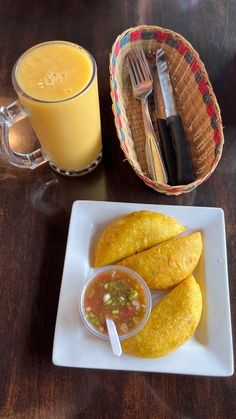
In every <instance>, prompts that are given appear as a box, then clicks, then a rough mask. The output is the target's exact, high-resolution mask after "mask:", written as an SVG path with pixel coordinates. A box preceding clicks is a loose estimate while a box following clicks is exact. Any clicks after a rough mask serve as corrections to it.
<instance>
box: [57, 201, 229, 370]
mask: <svg viewBox="0 0 236 419" xmlns="http://www.w3.org/2000/svg"><path fill="white" fill-rule="evenodd" d="M143 209H146V210H151V211H157V212H161V213H163V214H166V215H169V216H171V217H173V218H175V219H177V220H178V221H179V222H181V223H182V224H184V225H185V226H186V227H187V230H188V231H187V232H188V233H189V232H192V231H196V230H200V231H201V233H202V236H203V243H204V251H203V255H202V256H201V259H200V261H199V264H198V266H197V269H196V270H195V272H194V275H195V278H196V280H197V281H198V282H199V284H200V287H201V290H202V294H203V313H202V318H201V321H200V323H199V325H198V328H197V330H196V332H195V334H194V336H193V338H192V339H191V340H189V341H188V342H186V343H185V344H184V345H182V346H181V347H180V348H179V349H178V350H176V351H175V352H173V353H171V354H170V355H168V356H165V357H163V358H156V359H142V358H136V357H132V356H129V355H125V354H123V355H122V356H121V357H119V358H118V357H116V356H114V355H113V354H112V352H111V349H110V345H109V342H107V341H103V340H101V339H98V338H96V337H94V336H93V335H92V334H91V333H89V331H88V330H87V329H86V328H85V326H84V324H83V323H82V320H81V318H80V314H79V300H80V294H81V290H82V287H83V285H84V283H85V281H86V279H87V277H88V276H90V275H91V274H92V272H93V268H92V267H91V264H90V259H91V255H92V252H93V246H94V243H95V242H96V239H97V237H98V236H99V234H100V233H101V231H102V230H103V229H104V227H105V226H106V225H107V224H108V223H110V222H111V221H112V220H113V219H114V218H116V217H119V216H121V215H123V214H126V213H129V212H132V211H138V210H143ZM52 359H53V363H54V364H55V365H61V366H68V367H80V368H99V369H113V370H129V371H151V372H165V373H176V374H195V375H209V376H229V375H232V374H233V369H234V366H233V348H232V331H231V319H230V301H229V288H228V272H227V255H226V239H225V224H224V213H223V210H222V209H220V208H201V207H189V206H187V207H184V206H170V205H146V204H130V203H116V202H100V201H76V202H74V204H73V208H72V213H71V220H70V227H69V234H68V241H67V249H66V256H65V263H64V271H63V277H62V284H61V292H60V298H59V305H58V312H57V320H56V328H55V336H54V344H53V358H52Z"/></svg>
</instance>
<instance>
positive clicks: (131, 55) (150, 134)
mask: <svg viewBox="0 0 236 419" xmlns="http://www.w3.org/2000/svg"><path fill="white" fill-rule="evenodd" d="M127 57H128V67H129V74H130V79H131V84H132V89H133V95H134V97H135V98H136V99H139V100H140V101H141V107H142V114H143V122H144V129H145V136H146V142H145V154H146V161H147V166H148V170H149V175H150V177H151V178H152V180H154V181H156V182H160V183H167V182H168V178H167V172H166V169H165V165H164V162H163V158H162V155H161V150H160V146H159V144H158V140H157V138H156V134H155V131H154V128H153V124H152V120H151V117H150V113H149V107H148V96H149V94H150V93H151V92H152V88H153V81H152V76H151V72H150V69H149V66H148V63H147V60H146V57H145V54H144V51H143V49H142V47H136V48H133V49H132V50H130V51H129V52H128V53H127Z"/></svg>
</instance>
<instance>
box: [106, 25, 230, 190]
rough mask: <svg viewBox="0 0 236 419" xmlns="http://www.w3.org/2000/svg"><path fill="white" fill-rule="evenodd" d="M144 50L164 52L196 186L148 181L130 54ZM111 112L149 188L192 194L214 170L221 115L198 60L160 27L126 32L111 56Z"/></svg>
mask: <svg viewBox="0 0 236 419" xmlns="http://www.w3.org/2000/svg"><path fill="white" fill-rule="evenodd" d="M139 45H141V46H142V47H143V49H144V51H151V52H155V51H156V50H157V48H163V49H164V50H165V54H166V57H167V60H168V66H169V71H170V76H171V80H172V85H173V88H174V94H175V100H176V105H177V109H178V112H179V114H180V116H181V118H182V121H183V125H184V129H185V133H186V135H187V139H188V144H189V149H190V153H191V156H192V162H193V168H194V173H195V179H196V180H195V181H194V182H192V183H191V184H188V185H177V186H170V185H165V184H163V183H157V182H154V181H153V180H151V179H150V178H149V177H148V174H147V173H148V170H147V165H146V160H145V133H144V126H143V119H142V111H141V106H140V101H138V100H135V99H134V97H133V93H132V87H131V83H130V77H129V72H128V65H127V59H126V54H127V52H128V51H129V50H130V49H132V48H133V47H136V46H139ZM110 85H111V97H112V103H113V104H112V109H113V113H114V118H115V125H116V129H117V134H118V138H119V140H120V145H121V148H122V150H123V152H124V154H125V156H126V158H127V160H128V161H129V163H130V164H131V166H132V167H133V169H134V171H135V172H136V174H137V175H138V176H139V177H140V178H141V179H142V180H143V181H144V182H145V183H146V184H147V185H148V186H150V187H151V188H153V189H155V190H156V191H158V192H160V193H164V194H167V195H179V194H181V193H186V192H190V191H192V190H193V189H195V188H196V187H197V186H198V185H200V184H201V183H202V182H204V181H205V180H207V179H208V178H209V176H210V175H211V174H212V172H213V171H214V170H215V168H216V166H217V164H218V162H219V160H220V157H221V154H222V148H223V143H224V137H223V130H222V122H221V115H220V109H219V106H218V104H217V100H216V97H215V95H214V92H213V90H212V86H211V83H210V81H209V78H208V75H207V72H206V69H205V67H204V65H203V63H202V62H201V60H200V58H199V55H198V54H197V52H196V51H195V50H194V48H193V47H192V46H191V45H190V43H189V42H188V41H186V39H184V38H183V37H182V36H181V35H179V34H178V33H176V32H172V31H170V30H167V29H163V28H160V27H157V26H138V27H135V28H131V29H128V30H126V31H125V32H123V33H122V34H121V35H120V36H118V38H117V39H116V41H115V43H114V44H113V47H112V51H111V56H110Z"/></svg>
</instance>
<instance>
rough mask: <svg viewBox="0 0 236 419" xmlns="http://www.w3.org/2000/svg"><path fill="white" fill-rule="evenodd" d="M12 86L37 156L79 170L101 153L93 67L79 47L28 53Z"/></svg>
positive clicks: (54, 46)
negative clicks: (30, 128) (38, 150)
mask: <svg viewBox="0 0 236 419" xmlns="http://www.w3.org/2000/svg"><path fill="white" fill-rule="evenodd" d="M14 71H15V84H16V90H17V93H18V97H19V101H20V103H21V105H22V106H23V107H24V108H25V109H26V111H27V113H28V115H29V119H30V122H31V124H32V126H33V129H34V130H35V132H36V134H37V136H38V138H39V141H40V144H41V147H42V150H43V153H44V154H45V155H46V157H47V158H48V160H49V162H51V163H53V165H55V166H56V167H57V168H59V169H63V170H69V171H74V170H76V171H77V170H78V171H79V170H83V169H85V168H87V167H88V166H90V165H91V164H92V163H94V162H95V161H96V159H98V156H99V155H100V153H101V148H102V142H101V124H100V112H99V99H98V87H97V72H96V64H95V61H94V60H93V58H92V56H91V55H90V54H89V53H88V52H87V51H86V50H84V49H83V48H81V47H79V46H77V45H75V44H72V43H69V42H62V41H53V42H46V43H44V44H40V45H37V46H36V47H33V48H31V49H30V50H28V51H27V52H26V53H25V54H23V56H22V57H21V58H20V59H19V60H18V62H17V64H16V67H15V70H14Z"/></svg>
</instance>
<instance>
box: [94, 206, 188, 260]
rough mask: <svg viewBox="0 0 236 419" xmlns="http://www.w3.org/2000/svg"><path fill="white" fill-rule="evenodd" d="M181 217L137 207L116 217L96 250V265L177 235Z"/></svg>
mask: <svg viewBox="0 0 236 419" xmlns="http://www.w3.org/2000/svg"><path fill="white" fill-rule="evenodd" d="M184 230H185V228H184V226H182V225H181V224H180V223H179V222H178V221H176V220H174V219H173V218H171V217H168V216H167V215H164V214H160V213H157V212H152V211H136V212H133V213H131V214H128V215H125V216H123V217H120V218H118V219H116V220H115V221H113V222H112V223H111V224H109V225H108V227H107V228H106V229H105V230H104V231H103V233H102V235H101V237H100V238H99V240H98V243H97V245H96V247H95V252H94V261H93V265H94V267H99V266H103V265H109V264H112V263H115V262H117V261H119V260H121V259H124V258H126V257H128V256H130V255H134V254H135V253H137V252H141V251H143V250H145V249H148V248H150V247H153V246H155V245H156V244H158V243H161V242H163V241H165V240H169V239H170V238H172V237H175V236H177V235H178V234H180V233H182V232H183V231H184Z"/></svg>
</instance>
